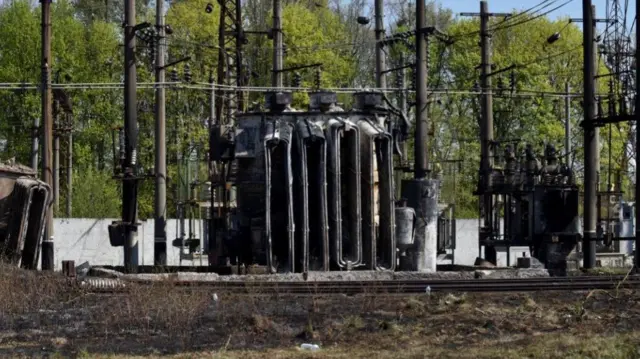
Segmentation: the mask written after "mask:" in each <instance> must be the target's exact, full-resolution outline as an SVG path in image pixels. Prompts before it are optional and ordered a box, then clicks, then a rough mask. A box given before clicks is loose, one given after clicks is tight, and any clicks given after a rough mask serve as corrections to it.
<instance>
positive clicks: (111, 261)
mask: <svg viewBox="0 0 640 359" xmlns="http://www.w3.org/2000/svg"><path fill="white" fill-rule="evenodd" d="M112 221H114V220H113V219H89V218H72V219H65V218H56V219H54V223H53V231H54V246H55V247H54V248H55V252H54V255H55V269H59V268H60V265H61V261H63V260H74V261H75V262H76V265H78V264H80V263H82V262H85V261H88V262H89V263H90V264H92V265H122V264H123V262H124V251H123V248H122V247H112V246H111V245H110V244H109V233H108V231H107V226H108V225H109V224H111V222H112ZM201 222H202V221H195V226H194V227H195V228H194V233H195V236H196V238H200V233H201V227H200V226H201ZM177 225H178V221H177V220H173V219H170V220H168V221H167V241H168V243H167V264H169V265H178V264H180V249H179V248H176V247H173V246H172V245H171V241H173V240H174V239H175V238H177V236H178V233H177V232H176V229H177ZM153 232H154V230H153V220H148V221H145V222H142V225H141V226H140V227H139V228H138V236H137V238H138V260H139V264H140V265H152V264H153V236H154V233H153ZM185 233H186V234H187V235H188V234H189V227H188V221H185ZM199 263H200V260H199V259H197V260H194V261H193V262H192V261H190V260H188V261H183V265H197V264H199ZM203 264H204V265H206V264H207V261H206V256H205V257H204V258H203Z"/></svg>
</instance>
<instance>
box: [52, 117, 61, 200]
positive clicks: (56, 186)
mask: <svg viewBox="0 0 640 359" xmlns="http://www.w3.org/2000/svg"><path fill="white" fill-rule="evenodd" d="M59 107H60V106H58V108H59ZM59 116H60V113H59V112H56V114H55V116H54V122H55V127H56V129H55V130H54V131H53V198H54V204H55V209H56V211H59V210H60V120H59V118H60V117H59Z"/></svg>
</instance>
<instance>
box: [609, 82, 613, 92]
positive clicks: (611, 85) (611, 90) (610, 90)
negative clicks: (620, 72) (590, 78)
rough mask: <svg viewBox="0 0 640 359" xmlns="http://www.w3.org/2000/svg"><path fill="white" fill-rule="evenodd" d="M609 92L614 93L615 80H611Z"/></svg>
mask: <svg viewBox="0 0 640 359" xmlns="http://www.w3.org/2000/svg"><path fill="white" fill-rule="evenodd" d="M609 93H610V94H612V93H613V80H609Z"/></svg>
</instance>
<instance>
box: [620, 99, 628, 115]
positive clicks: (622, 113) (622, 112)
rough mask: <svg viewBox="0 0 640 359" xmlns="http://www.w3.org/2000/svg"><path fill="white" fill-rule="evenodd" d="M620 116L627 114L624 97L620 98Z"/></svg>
mask: <svg viewBox="0 0 640 359" xmlns="http://www.w3.org/2000/svg"><path fill="white" fill-rule="evenodd" d="M620 114H621V115H626V114H627V99H626V97H625V96H624V95H623V96H621V97H620Z"/></svg>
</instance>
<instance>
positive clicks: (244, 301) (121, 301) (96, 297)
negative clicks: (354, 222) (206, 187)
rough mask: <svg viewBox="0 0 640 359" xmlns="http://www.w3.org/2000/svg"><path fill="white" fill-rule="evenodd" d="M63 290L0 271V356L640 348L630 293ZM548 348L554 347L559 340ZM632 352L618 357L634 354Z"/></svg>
mask: <svg viewBox="0 0 640 359" xmlns="http://www.w3.org/2000/svg"><path fill="white" fill-rule="evenodd" d="M71 288H72V287H71V286H70V285H69V283H68V282H67V281H66V279H64V278H62V277H61V276H59V275H56V274H43V273H37V272H24V271H19V270H16V269H11V268H6V267H3V268H2V272H1V273H0V357H16V356H17V357H43V356H44V357H55V356H61V357H65V358H66V357H93V356H99V355H124V356H128V355H152V356H162V355H170V354H176V353H185V352H190V353H193V352H198V351H203V352H214V353H220V352H224V353H233V352H234V351H238V350H242V351H243V353H247V351H248V352H249V353H251V352H252V351H257V352H260V351H263V350H267V351H269V350H270V351H273V350H295V348H296V347H299V346H300V344H301V343H316V344H319V345H320V346H321V348H322V349H323V350H327V349H329V348H343V350H344V348H353V350H354V355H350V356H349V357H370V356H368V355H364V354H362V355H358V352H357V350H356V349H357V348H362V347H366V348H367V350H368V351H369V352H371V351H373V352H374V353H375V352H376V351H377V350H380V352H379V353H383V351H384V352H387V353H389V351H391V352H393V351H394V350H397V351H398V353H400V352H401V351H402V350H403V349H406V348H410V347H412V346H413V347H416V346H418V347H424V348H431V349H432V350H436V352H437V353H440V354H438V356H439V357H446V356H449V355H451V356H452V357H464V355H463V354H464V353H467V354H469V353H472V351H470V350H471V349H473V348H476V349H477V348H494V349H496V350H499V349H500V348H504V347H508V348H509V349H513V348H516V349H517V348H518V347H526V346H530V345H531V342H532V340H533V339H532V338H536V337H540V338H553V337H558V336H567V335H568V336H573V337H584V338H587V339H585V340H588V338H590V337H601V336H612V335H622V336H625V338H627V339H625V343H626V344H629V345H630V347H629V348H631V349H633V350H636V349H634V348H637V347H638V345H640V336H639V335H637V333H638V332H639V329H640V300H639V299H640V295H639V294H638V293H636V292H633V291H626V290H625V291H622V290H621V291H609V292H602V291H601V292H598V291H594V292H546V293H538V292H534V293H476V294H472V293H469V294H464V293H456V294H453V293H450V294H444V293H443V294H440V293H433V294H431V295H427V294H423V295H417V296H398V295H377V296H374V295H356V296H345V295H333V296H321V295H317V296H313V295H309V296H291V295H284V294H278V293H275V294H274V293H271V294H262V293H255V294H250V295H247V294H243V295H237V294H233V293H216V294H217V296H218V300H217V301H216V300H214V296H213V292H212V291H206V290H198V291H193V292H186V291H184V290H179V289H176V288H175V287H173V286H171V285H170V283H159V284H157V285H154V286H150V287H149V286H145V287H139V288H133V289H132V290H131V292H129V293H127V294H90V293H86V292H83V291H81V290H79V289H71ZM558 345H559V346H560V349H559V350H562V348H563V345H565V344H562V343H560V344H558ZM566 345H568V344H566ZM565 349H566V348H565ZM631 349H630V350H631ZM500 350H501V349H500ZM293 353H294V354H295V351H294V352H293ZM325 353H328V352H325ZM434 353H435V352H434ZM633 353H634V354H633V355H631V354H629V355H630V356H626V355H622V356H617V357H631V356H633V357H637V354H638V353H637V351H634V352H633ZM623 354H624V353H623ZM298 355H300V353H299V354H298ZM380 355H381V356H384V355H382V354H380ZM469 355H470V357H477V356H481V355H474V354H469ZM533 355H534V356H536V355H535V353H534V354H533ZM242 356H243V357H253V356H251V355H249V354H246V355H244V354H243V355H242ZM285 356H286V355H285ZM294 356H295V355H294ZM540 356H544V355H542V354H541V355H540ZM586 356H588V355H586ZM256 357H261V356H260V355H258V356H256ZM275 357H281V356H280V355H275ZM321 357H322V356H321ZM394 357H395V356H394ZM417 357H424V356H417ZM495 357H500V356H499V355H498V356H495ZM536 357H537V356H536ZM560 357H562V356H560ZM578 357H580V356H578ZM595 357H598V356H595ZM614 357H615V356H614Z"/></svg>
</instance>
